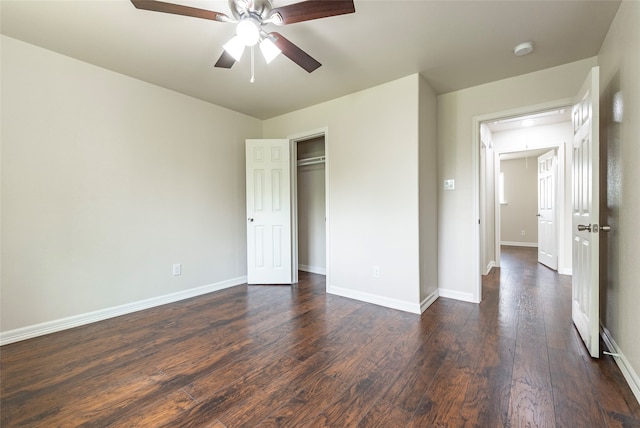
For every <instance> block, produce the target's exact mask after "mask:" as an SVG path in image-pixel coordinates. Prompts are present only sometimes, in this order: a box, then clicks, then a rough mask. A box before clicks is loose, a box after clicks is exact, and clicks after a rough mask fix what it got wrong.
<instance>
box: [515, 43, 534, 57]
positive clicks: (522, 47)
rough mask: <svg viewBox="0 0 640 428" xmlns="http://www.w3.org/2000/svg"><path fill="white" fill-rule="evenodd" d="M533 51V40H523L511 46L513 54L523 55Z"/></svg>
mask: <svg viewBox="0 0 640 428" xmlns="http://www.w3.org/2000/svg"><path fill="white" fill-rule="evenodd" d="M531 52H533V42H524V43H520V44H519V45H517V46H516V47H515V48H513V54H514V55H515V56H524V55H528V54H530V53H531Z"/></svg>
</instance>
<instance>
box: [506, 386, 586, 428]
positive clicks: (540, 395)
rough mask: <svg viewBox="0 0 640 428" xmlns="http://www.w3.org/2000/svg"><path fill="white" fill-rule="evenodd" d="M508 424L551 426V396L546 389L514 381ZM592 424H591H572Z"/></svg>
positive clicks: (552, 416)
mask: <svg viewBox="0 0 640 428" xmlns="http://www.w3.org/2000/svg"><path fill="white" fill-rule="evenodd" d="M508 421H509V423H508V426H513V427H524V426H526V427H540V428H544V427H552V426H556V424H555V421H556V419H555V414H554V406H553V397H552V396H551V391H550V390H548V389H542V388H538V387H536V386H531V385H529V384H527V383H523V382H519V381H514V382H513V385H512V387H511V394H510V400H509V415H508ZM573 426H593V425H579V424H577V425H573Z"/></svg>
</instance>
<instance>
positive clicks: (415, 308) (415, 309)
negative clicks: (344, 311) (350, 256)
mask: <svg viewBox="0 0 640 428" xmlns="http://www.w3.org/2000/svg"><path fill="white" fill-rule="evenodd" d="M327 293H329V294H335V295H336V296H342V297H347V298H349V299H354V300H359V301H361V302H367V303H373V304H374V305H379V306H384V307H386V308H391V309H398V310H400V311H405V312H411V313H413V314H421V312H420V305H419V304H418V303H410V302H406V301H404V300H397V299H391V298H389V297H384V296H379V295H376V294H369V293H364V292H362V291H356V290H350V289H348V288H341V287H336V286H327Z"/></svg>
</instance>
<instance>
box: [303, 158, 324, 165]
mask: <svg viewBox="0 0 640 428" xmlns="http://www.w3.org/2000/svg"><path fill="white" fill-rule="evenodd" d="M324 161H325V157H324V156H316V157H313V158H306V159H300V160H299V161H298V166H305V165H315V164H318V163H324Z"/></svg>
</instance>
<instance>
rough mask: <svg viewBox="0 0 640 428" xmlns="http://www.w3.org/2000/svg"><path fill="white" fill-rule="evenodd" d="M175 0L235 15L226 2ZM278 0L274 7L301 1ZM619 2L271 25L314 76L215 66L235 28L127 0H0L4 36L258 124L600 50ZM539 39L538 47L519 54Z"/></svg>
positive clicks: (259, 66) (390, 13) (361, 6)
mask: <svg viewBox="0 0 640 428" xmlns="http://www.w3.org/2000/svg"><path fill="white" fill-rule="evenodd" d="M174 2H175V3H180V4H185V5H189V6H195V7H199V8H203V9H210V10H215V11H218V12H223V13H226V14H229V15H230V13H229V8H228V5H227V2H226V1H220V0H213V1H208V0H203V1H185V0H175V1H174ZM295 2H296V1H291V0H274V6H275V7H277V6H282V5H285V4H289V3H295ZM618 6H619V0H611V1H590V0H589V1H580V0H577V1H576V0H573V1H519V0H511V1H479V0H473V1H425V0H413V1H404V0H386V1H376V0H355V7H356V13H355V14H349V15H342V16H336V17H331V18H324V19H319V20H315V21H308V22H302V23H297V24H291V25H288V26H284V27H275V26H269V27H268V28H266V29H267V31H279V32H280V33H282V35H283V36H285V37H286V38H288V39H289V40H291V41H292V42H294V43H296V44H297V45H298V46H300V47H301V48H302V49H304V50H305V51H307V52H308V53H309V54H310V55H311V56H313V57H314V58H316V59H317V60H318V61H320V62H321V63H322V64H323V66H322V67H320V68H319V69H318V70H316V71H314V72H313V73H311V74H308V73H307V72H305V71H304V70H303V69H301V68H300V67H298V66H297V65H296V64H294V63H293V62H291V61H290V60H289V59H288V58H286V57H284V56H282V55H281V56H280V57H278V58H277V59H276V60H275V61H274V62H273V63H271V64H269V65H266V64H264V60H263V59H262V57H261V56H260V55H259V54H258V53H257V54H256V81H255V83H249V76H250V71H249V63H250V60H249V55H246V54H245V56H244V57H243V58H242V60H241V61H240V62H239V63H237V64H235V65H234V66H233V68H231V69H220V68H214V67H213V64H214V63H215V62H216V60H217V59H218V57H219V56H220V54H221V52H222V44H224V43H225V42H226V41H228V40H229V39H230V38H231V37H232V36H233V34H234V32H235V27H234V25H233V24H229V23H220V22H214V21H207V20H202V19H197V18H191V17H185V16H178V15H169V14H165V13H158V12H149V11H144V10H138V9H135V8H134V7H133V5H132V4H131V3H130V2H129V1H128V0H75V1H59V0H42V1H38V0H30V1H25V0H18V1H14V0H1V1H0V7H1V9H0V14H1V26H0V29H1V32H2V33H3V34H5V35H8V36H10V37H14V38H16V39H20V40H23V41H26V42H28V43H32V44H35V45H38V46H42V47H44V48H47V49H50V50H53V51H56V52H60V53H62V54H64V55H68V56H71V57H74V58H77V59H80V60H82V61H86V62H89V63H92V64H95V65H98V66H100V67H104V68H107V69H110V70H114V71H116V72H119V73H123V74H126V75H129V76H132V77H135V78H138V79H141V80H144V81H147V82H151V83H153V84H156V85H159V86H162V87H165V88H169V89H172V90H175V91H177V92H181V93H184V94H187V95H190V96H193V97H197V98H200V99H202V100H205V101H209V102H211V103H214V104H217V105H220V106H223V107H227V108H230V109H232V110H236V111H239V112H242V113H245V114H248V115H251V116H254V117H257V118H260V119H265V118H269V117H274V116H277V115H280V114H283V113H287V112H290V111H294V110H297V109H300V108H304V107H307V106H310V105H314V104H317V103H320V102H323V101H327V100H330V99H333V98H336V97H339V96H342V95H346V94H349V93H353V92H356V91H358V90H362V89H365V88H369V87H372V86H375V85H378V84H381V83H385V82H388V81H391V80H394V79H397V78H400V77H403V76H407V75H410V74H413V73H421V74H422V75H423V76H424V77H425V78H426V79H427V80H428V81H429V83H430V84H431V85H432V86H433V88H434V89H435V90H436V92H437V93H445V92H449V91H453V90H458V89H463V88H467V87H470V86H474V85H478V84H482V83H486V82H491V81H494V80H498V79H502V78H507V77H511V76H516V75H519V74H523V73H528V72H532V71H536V70H541V69H544V68H548V67H553V66H556V65H560V64H565V63H568V62H572V61H577V60H580V59H584V58H588V57H592V56H594V55H597V54H598V51H599V49H600V46H601V44H602V41H603V39H604V37H605V35H606V33H607V30H608V28H609V25H610V24H611V21H612V19H613V17H614V15H615V13H616V11H617V9H618ZM527 40H533V41H534V42H535V51H534V53H533V54H531V55H528V56H525V57H515V56H514V55H513V54H512V49H513V47H514V46H515V45H516V44H518V43H520V42H523V41H527Z"/></svg>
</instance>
